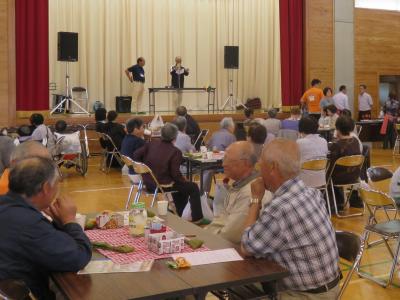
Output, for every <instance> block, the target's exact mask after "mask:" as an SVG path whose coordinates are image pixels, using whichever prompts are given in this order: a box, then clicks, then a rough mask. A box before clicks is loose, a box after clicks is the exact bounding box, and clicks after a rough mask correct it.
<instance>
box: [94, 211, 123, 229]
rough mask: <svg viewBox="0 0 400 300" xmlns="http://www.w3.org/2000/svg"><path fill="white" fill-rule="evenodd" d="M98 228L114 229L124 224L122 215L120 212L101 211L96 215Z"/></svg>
mask: <svg viewBox="0 0 400 300" xmlns="http://www.w3.org/2000/svg"><path fill="white" fill-rule="evenodd" d="M96 224H97V227H98V228H99V229H116V228H120V227H123V226H124V216H123V215H122V214H120V213H109V212H103V213H101V214H99V215H97V216H96Z"/></svg>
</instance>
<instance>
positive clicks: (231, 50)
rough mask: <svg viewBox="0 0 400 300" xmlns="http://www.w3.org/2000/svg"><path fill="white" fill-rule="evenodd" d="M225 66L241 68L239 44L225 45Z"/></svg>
mask: <svg viewBox="0 0 400 300" xmlns="http://www.w3.org/2000/svg"><path fill="white" fill-rule="evenodd" d="M224 68H225V69H239V46H225V47H224Z"/></svg>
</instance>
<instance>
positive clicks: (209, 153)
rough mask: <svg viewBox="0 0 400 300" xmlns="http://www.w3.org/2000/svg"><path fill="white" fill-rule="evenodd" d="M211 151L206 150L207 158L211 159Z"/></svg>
mask: <svg viewBox="0 0 400 300" xmlns="http://www.w3.org/2000/svg"><path fill="white" fill-rule="evenodd" d="M212 158H213V153H212V152H211V151H209V152H207V159H212Z"/></svg>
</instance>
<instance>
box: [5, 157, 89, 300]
mask: <svg viewBox="0 0 400 300" xmlns="http://www.w3.org/2000/svg"><path fill="white" fill-rule="evenodd" d="M9 188H10V192H9V193H8V194H7V195H5V196H1V197H0V203H1V205H0V228H1V230H0V240H1V243H0V280H4V279H21V280H23V281H24V282H25V283H26V284H27V286H28V287H29V288H30V289H31V291H32V293H33V294H34V296H35V297H36V298H37V299H55V295H54V293H53V292H52V291H51V290H50V289H49V274H50V273H51V272H77V271H79V270H81V269H82V268H84V267H85V266H86V264H87V263H88V262H89V261H90V259H91V256H92V251H91V245H90V241H89V239H88V238H87V236H86V235H85V233H84V232H83V230H82V228H81V226H80V225H78V224H77V223H75V215H76V206H75V204H74V203H73V201H72V200H71V199H69V198H66V197H58V196H57V195H58V192H59V178H58V170H57V166H56V165H55V164H54V162H53V161H52V160H50V159H47V158H41V157H34V158H27V159H25V160H22V161H20V162H18V164H17V165H15V166H13V167H12V169H11V171H10V183H9ZM42 212H46V214H48V215H49V216H50V217H51V218H52V220H53V221H52V222H50V221H49V220H48V219H47V218H46V217H45V216H44V215H43V214H42Z"/></svg>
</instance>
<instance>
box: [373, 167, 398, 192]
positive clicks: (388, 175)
mask: <svg viewBox="0 0 400 300" xmlns="http://www.w3.org/2000/svg"><path fill="white" fill-rule="evenodd" d="M392 177H393V173H392V172H391V171H390V170H388V169H386V168H384V167H370V168H368V169H367V178H368V184H369V185H370V186H371V188H372V189H373V190H377V191H381V192H384V193H387V192H389V187H390V181H391V179H392Z"/></svg>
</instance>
